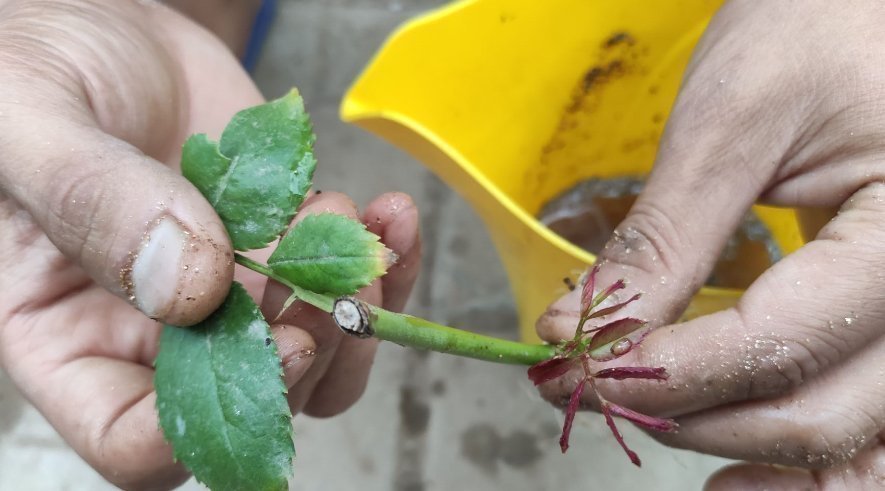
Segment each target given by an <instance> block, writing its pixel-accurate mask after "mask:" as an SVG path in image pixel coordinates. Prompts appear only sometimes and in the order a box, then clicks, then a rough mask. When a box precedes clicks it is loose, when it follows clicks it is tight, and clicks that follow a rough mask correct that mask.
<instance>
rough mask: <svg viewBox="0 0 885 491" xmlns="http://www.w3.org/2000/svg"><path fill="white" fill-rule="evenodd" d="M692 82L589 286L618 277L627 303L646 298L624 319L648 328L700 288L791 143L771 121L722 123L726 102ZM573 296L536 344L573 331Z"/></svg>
mask: <svg viewBox="0 0 885 491" xmlns="http://www.w3.org/2000/svg"><path fill="white" fill-rule="evenodd" d="M697 85H699V84H698V83H697V82H696V81H694V83H692V81H689V83H688V84H687V87H686V88H685V89H684V90H683V93H682V95H681V96H680V98H679V100H678V101H677V103H676V105H675V107H674V110H673V114H672V116H671V118H670V120H669V122H668V126H667V129H666V131H665V134H664V136H663V138H662V141H661V146H660V149H659V151H658V156H657V160H656V162H655V166H654V169H653V171H652V173H651V174H650V175H649V177H648V180H647V183H646V185H645V189H644V190H643V192H642V193H641V194H640V196H639V197H638V198H637V200H636V202H635V204H634V205H633V207H632V208H631V209H630V211H629V213H628V214H627V216H626V218H625V219H624V220H623V221H622V222H621V223H620V224H619V226H618V227H617V229H616V230H615V232H614V234H613V236H612V237H611V238H610V240H609V241H608V242H607V244H606V245H605V247H604V249H603V250H602V251H601V253H600V254H599V261H600V265H601V269H600V272H599V276H598V280H597V281H598V283H597V284H599V285H602V286H606V285H608V284H612V283H614V282H615V281H617V280H618V279H625V280H626V282H627V284H628V290H627V291H626V295H627V296H632V295H633V294H634V293H637V292H641V293H643V294H644V296H643V299H642V301H641V302H634V303H633V304H631V305H629V306H628V308H627V310H629V312H625V315H629V316H633V317H639V318H642V319H645V320H647V321H649V322H650V324H651V325H655V326H658V325H663V324H667V323H670V322H672V321H674V320H676V318H678V316H679V315H680V314H681V313H682V312H683V311H684V310H685V308H686V307H687V305H688V303H689V301H690V300H691V298H692V296H693V295H694V294H695V293H696V292H697V290H698V289H699V288H700V287H701V286H702V285H703V284H704V282H705V281H706V279H707V278H708V277H709V275H710V272H711V271H712V270H713V268H714V266H715V264H716V262H717V260H718V258H719V255H720V253H721V252H722V251H723V249H724V248H725V246H726V244H727V242H728V240H729V238H730V237H731V235H732V233H733V232H734V231H735V230H736V229H737V228H738V227H739V225H740V224H741V222H742V220H743V218H744V216H745V215H746V213H747V212H748V210H749V209H750V207H751V206H752V204H753V203H754V202H755V200H756V199H757V197H758V196H759V195H760V194H761V193H762V191H763V190H764V188H765V187H766V186H767V183H768V182H769V181H770V179H772V176H773V174H774V172H775V171H776V169H777V167H776V166H774V165H770V164H771V163H772V162H778V161H779V160H780V159H779V158H772V156H776V155H777V154H778V152H781V151H783V150H784V146H785V145H786V144H788V142H789V135H786V134H784V132H782V131H775V130H774V129H773V128H771V127H769V126H768V125H766V124H763V123H760V120H761V121H776V119H777V118H763V117H762V115H759V114H750V113H749V112H748V113H747V114H745V115H736V116H735V117H733V118H732V119H729V120H727V121H723V120H721V118H719V116H718V115H719V114H722V113H724V112H728V111H726V108H727V107H728V98H727V97H714V96H710V95H708V94H704V93H703V92H702V91H700V90H699V89H697V88H696V86H697ZM700 85H703V84H700ZM707 85H710V84H707ZM712 85H713V86H715V87H719V86H720V84H718V83H714V84H712ZM734 135H741V138H739V139H736V138H734ZM780 155H783V153H781V154H780ZM579 296H580V289H577V290H576V291H575V292H573V293H572V294H570V295H568V296H566V297H564V298H563V299H560V301H558V302H557V303H555V304H554V305H552V306H551V307H550V308H549V309H548V311H547V312H546V313H545V314H544V315H543V316H542V317H541V319H539V322H538V326H537V327H538V331H539V334H540V335H541V337H542V338H544V339H547V340H551V341H553V340H556V341H558V340H559V339H562V338H563V336H569V333H570V332H574V326H575V321H576V317H575V316H576V313H575V312H576V310H577V308H578V305H579ZM621 300H624V299H621Z"/></svg>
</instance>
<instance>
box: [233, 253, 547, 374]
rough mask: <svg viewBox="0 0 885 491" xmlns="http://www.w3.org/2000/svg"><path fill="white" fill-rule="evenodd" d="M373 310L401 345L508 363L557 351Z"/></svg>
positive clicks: (315, 301)
mask: <svg viewBox="0 0 885 491" xmlns="http://www.w3.org/2000/svg"><path fill="white" fill-rule="evenodd" d="M235 256H236V261H237V263H239V264H240V265H242V266H245V267H247V268H249V269H251V270H252V271H255V272H257V273H260V274H263V275H264V276H267V277H268V278H272V279H274V280H276V281H278V282H280V283H282V284H283V285H285V286H286V287H288V288H290V289H291V290H292V292H293V293H294V294H295V296H297V297H298V299H299V300H302V301H304V302H307V303H309V304H310V305H313V306H314V307H316V308H318V309H320V310H322V311H324V312H331V311H332V305H333V303H334V302H335V298H334V297H331V296H328V295H321V294H319V293H315V292H312V291H310V290H306V289H304V288H301V287H299V286H297V285H295V284H293V283H292V282H290V281H288V280H286V279H285V278H282V277H280V276H278V275H277V274H276V273H274V272H273V270H272V269H271V268H269V267H268V266H265V265H264V264H261V263H259V262H257V261H253V260H252V259H249V258H248V257H246V256H243V255H240V254H236V255H235ZM367 307H368V308H369V310H370V312H371V314H372V328H373V329H374V331H375V332H374V337H376V338H379V339H383V340H385V341H390V342H393V343H396V344H399V345H401V346H409V347H412V348H419V349H426V350H431V351H438V352H440V353H450V354H453V355H458V356H464V357H467V358H475V359H477V360H485V361H492V362H496V363H508V364H512V365H534V364H535V363H539V362H542V361H544V360H546V359H549V358H552V357H553V356H554V355H555V347H554V346H549V345H543V344H526V343H518V342H515V341H508V340H506V339H499V338H493V337H490V336H483V335H481V334H476V333H473V332H470V331H464V330H461V329H455V328H453V327H447V326H443V325H440V324H436V323H433V322H430V321H428V320H424V319H421V318H419V317H413V316H411V315H406V314H398V313H396V312H390V311H389V310H384V309H382V308H380V307H375V306H373V305H367Z"/></svg>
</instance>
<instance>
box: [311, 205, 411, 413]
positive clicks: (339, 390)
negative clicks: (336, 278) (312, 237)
mask: <svg viewBox="0 0 885 491" xmlns="http://www.w3.org/2000/svg"><path fill="white" fill-rule="evenodd" d="M363 222H364V223H366V225H367V226H368V228H369V230H370V231H372V232H373V233H375V234H377V235H378V236H379V237H381V242H382V243H384V245H386V246H387V247H388V248H389V249H391V250H392V251H393V253H394V254H396V256H397V258H398V259H397V262H396V264H394V265H393V266H391V267H390V269H389V270H388V272H387V274H386V275H384V276H383V277H382V278H381V279H380V280H377V281H376V284H377V283H378V282H380V283H381V291H379V289H377V288H370V289H366V290H364V291H363V292H362V293H363V296H362V299H363V300H364V301H366V302H368V303H370V304H372V305H379V304H382V305H383V306H384V307H385V308H387V309H389V310H394V311H399V310H402V308H403V306H404V305H405V303H406V300H408V297H409V293H410V291H411V289H412V286H413V285H414V284H415V279H416V277H417V275H418V267H419V265H420V260H421V242H420V239H419V237H418V210H417V209H416V208H415V205H414V203H413V202H412V200H411V198H409V197H408V196H407V195H405V194H401V193H388V194H385V195H382V196H380V197H378V198H377V199H375V200H374V201H372V203H370V204H369V206H368V207H366V210H365V212H364V213H363ZM376 286H377V285H376ZM382 293H383V301H382V298H381V297H382V295H381V294H382ZM377 347H378V341H377V340H375V339H359V338H355V337H350V336H347V337H345V338H344V339H343V340H341V345H340V346H339V347H338V352H337V353H336V354H335V359H334V360H333V361H332V364H331V365H330V366H329V371H328V372H326V375H325V376H324V377H323V379H322V380H321V381H320V383H319V384H318V385H317V388H316V390H314V392H313V394H312V395H311V398H310V402H309V403H308V405H307V407H306V408H305V412H307V413H308V414H310V415H312V416H318V417H325V416H334V415H336V414H338V413H341V412H343V411H344V410H346V409H347V408H348V407H350V406H351V405H353V403H355V402H356V401H357V400H358V399H359V397H360V396H361V395H362V394H363V391H365V388H366V384H367V382H368V379H369V369H370V368H371V366H372V360H373V359H374V357H375V352H376V350H377Z"/></svg>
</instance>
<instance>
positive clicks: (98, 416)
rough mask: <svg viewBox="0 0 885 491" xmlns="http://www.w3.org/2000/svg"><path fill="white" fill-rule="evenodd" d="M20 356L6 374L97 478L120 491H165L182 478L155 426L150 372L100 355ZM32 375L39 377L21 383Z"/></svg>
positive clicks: (145, 368)
mask: <svg viewBox="0 0 885 491" xmlns="http://www.w3.org/2000/svg"><path fill="white" fill-rule="evenodd" d="M20 361H21V363H20V365H19V366H17V367H15V369H14V370H11V373H10V375H11V376H13V379H14V380H15V381H16V384H17V385H18V386H19V387H21V388H22V390H23V391H24V392H25V394H26V396H27V397H28V399H29V400H30V401H31V402H32V403H33V404H34V405H35V406H36V407H38V408H40V410H41V412H42V413H43V415H44V416H45V417H46V419H47V420H48V421H49V423H50V424H52V426H53V427H54V428H55V429H56V430H57V431H58V432H59V434H60V435H61V436H62V437H63V438H64V439H65V440H66V441H67V442H68V443H69V444H70V445H71V447H73V448H74V450H76V451H77V453H78V454H80V456H81V457H83V459H84V460H86V462H88V463H89V465H91V466H92V467H93V468H95V469H96V470H97V471H98V472H99V473H100V474H101V475H102V476H103V477H104V478H105V479H107V480H108V481H110V482H111V483H113V484H115V485H116V486H119V487H121V488H123V489H147V488H151V489H166V488H172V487H175V486H177V485H178V484H181V483H182V482H184V481H185V480H186V479H187V477H188V473H187V471H186V469H185V468H184V467H183V466H181V465H180V464H176V463H174V461H173V458H172V448H171V447H170V446H169V445H168V444H167V443H166V441H165V440H164V438H163V434H162V432H161V431H160V429H159V428H160V427H159V422H158V420H157V414H156V409H155V407H156V394H155V393H154V392H153V374H154V372H153V370H151V369H150V368H148V367H146V366H143V365H139V364H136V363H129V362H124V361H120V360H114V359H110V358H103V357H83V358H78V359H75V360H72V361H70V362H67V363H65V364H63V365H61V366H58V367H52V366H51V365H52V364H51V363H45V361H46V360H40V365H39V366H36V365H34V364H33V363H31V362H32V359H31V358H24V359H22V360H20ZM34 361H36V360H34ZM47 366H50V368H48V369H47ZM33 377H40V378H41V381H40V383H39V384H37V383H33V382H32V383H27V380H33Z"/></svg>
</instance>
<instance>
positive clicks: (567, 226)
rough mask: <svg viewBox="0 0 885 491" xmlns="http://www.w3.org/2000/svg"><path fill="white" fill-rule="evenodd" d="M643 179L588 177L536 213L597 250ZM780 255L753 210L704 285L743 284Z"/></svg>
mask: <svg viewBox="0 0 885 491" xmlns="http://www.w3.org/2000/svg"><path fill="white" fill-rule="evenodd" d="M642 185H643V182H642V180H640V179H636V178H615V179H589V180H586V181H583V182H580V183H578V184H576V185H575V186H573V187H572V188H570V189H568V190H566V191H565V192H563V193H561V194H560V195H559V196H557V197H555V198H553V199H552V200H550V201H549V202H548V203H547V204H545V205H544V207H543V209H542V210H541V213H540V214H539V215H538V219H539V220H540V221H541V223H543V224H544V225H546V226H547V227H548V228H550V229H551V230H552V231H554V232H556V233H557V234H559V235H560V236H562V237H563V238H565V239H567V240H569V241H570V242H572V243H573V244H575V245H577V246H579V247H581V248H583V249H585V250H587V251H589V252H592V253H597V252H599V251H600V250H602V248H603V247H604V246H605V243H606V241H607V240H608V239H609V237H611V235H612V233H613V232H614V230H615V227H616V226H617V225H618V224H619V223H620V222H621V220H623V218H624V217H625V216H626V215H627V212H628V211H629V210H630V207H631V206H633V202H634V201H635V200H636V196H637V195H638V194H639V192H640V191H641V190H642ZM781 256H782V253H781V250H780V247H779V246H778V245H777V243H776V242H775V241H774V239H773V238H772V236H771V231H770V230H768V227H766V226H765V224H764V223H762V221H760V220H759V217H757V216H756V214H755V213H753V212H752V211H751V212H750V213H748V214H747V216H746V217H744V221H743V223H742V224H741V226H740V228H738V230H737V231H736V232H735V233H734V234H733V235H732V237H731V239H729V241H728V245H727V246H726V248H725V250H724V251H723V253H722V256H721V257H720V258H719V261H718V262H717V263H716V266H715V268H714V269H713V272H712V273H711V274H710V277H709V278H708V280H707V285H709V286H719V287H727V288H746V287H748V286H749V285H750V283H752V282H753V280H755V279H756V278H757V277H758V276H759V275H760V274H762V272H763V271H765V270H766V269H768V267H769V266H771V265H772V264H773V263H774V262H776V261H778V260H779V259H780V258H781Z"/></svg>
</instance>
